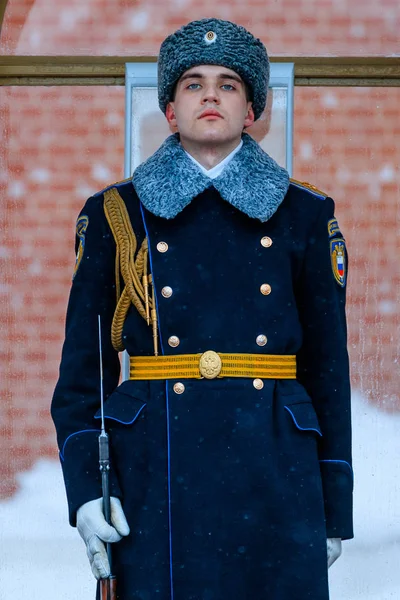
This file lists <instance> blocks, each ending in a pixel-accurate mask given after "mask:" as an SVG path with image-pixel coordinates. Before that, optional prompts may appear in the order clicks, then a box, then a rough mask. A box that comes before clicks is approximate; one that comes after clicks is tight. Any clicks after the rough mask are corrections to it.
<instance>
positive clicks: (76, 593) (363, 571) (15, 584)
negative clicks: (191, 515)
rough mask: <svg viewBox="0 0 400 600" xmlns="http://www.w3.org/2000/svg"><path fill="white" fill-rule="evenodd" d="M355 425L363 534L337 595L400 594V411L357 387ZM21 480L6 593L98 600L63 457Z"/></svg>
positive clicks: (8, 544)
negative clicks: (372, 400) (367, 398)
mask: <svg viewBox="0 0 400 600" xmlns="http://www.w3.org/2000/svg"><path fill="white" fill-rule="evenodd" d="M353 429H354V468H355V474H356V479H355V500H354V510H355V534H356V537H355V539H354V540H352V541H348V542H345V543H344V544H343V549H344V551H343V555H342V557H341V558H340V559H339V560H338V561H337V562H336V563H335V564H334V565H333V567H332V568H331V570H330V580H331V600H399V599H400V569H399V564H400V560H399V559H400V436H399V431H400V415H388V414H385V413H382V412H381V411H379V410H377V409H376V408H374V407H372V406H370V405H369V404H367V403H366V402H364V401H363V399H362V398H361V397H360V396H359V395H357V394H355V395H354V397H353ZM19 481H20V490H19V492H18V493H17V494H15V495H14V496H13V498H11V499H10V500H7V501H3V502H0V575H1V577H0V580H1V585H0V600H26V599H27V598H29V600H78V599H79V600H94V597H95V593H94V589H95V584H94V580H93V577H92V574H91V571H90V568H89V564H88V560H87V557H86V552H85V548H84V544H83V542H82V541H81V539H80V537H79V535H78V533H77V532H76V530H75V529H73V528H71V527H70V526H69V525H68V522H67V509H66V498H65V492H64V487H63V482H62V476H61V471H60V467H59V465H58V462H56V461H51V460H47V459H42V460H39V461H38V462H37V463H36V464H35V466H34V467H33V469H32V470H31V471H29V472H26V473H21V474H20V475H19ZM310 568H312V565H310Z"/></svg>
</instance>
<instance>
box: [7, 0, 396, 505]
mask: <svg viewBox="0 0 400 600" xmlns="http://www.w3.org/2000/svg"><path fill="white" fill-rule="evenodd" d="M60 4H61V3H57V6H56V4H55V3H46V4H45V3H44V0H40V1H39V2H35V3H32V2H28V1H27V0H26V1H22V0H19V1H18V2H13V1H12V0H11V2H10V7H9V9H8V11H7V13H6V27H5V30H4V32H3V35H2V38H1V49H2V51H3V53H4V52H14V53H15V52H18V53H32V54H36V53H37V54H39V53H57V54H59V53H66V54H68V53H71V54H72V53H76V52H78V53H79V52H80V53H87V54H89V53H93V54H94V53H97V54H102V53H104V54H106V53H109V54H123V53H129V54H156V52H157V46H158V43H159V41H160V40H161V39H162V38H163V37H164V36H165V35H166V34H167V33H169V32H170V31H171V30H172V29H174V28H175V27H177V26H179V25H180V24H181V23H183V22H185V21H187V20H189V19H192V18H198V17H201V16H204V15H210V14H215V15H217V16H220V17H224V18H230V19H232V20H237V21H239V22H242V23H244V24H246V25H248V26H251V28H252V30H253V31H254V32H255V33H256V34H258V35H259V36H260V37H262V39H263V40H264V41H266V42H267V43H268V46H269V47H270V50H272V52H273V53H274V54H301V53H307V52H310V53H320V54H327V53H329V52H338V53H341V54H357V53H359V52H364V53H369V54H373V53H390V52H391V51H394V50H393V44H392V40H393V35H394V33H393V32H394V31H395V28H396V27H398V25H399V6H398V3H397V0H396V2H392V1H389V0H386V1H385V2H381V3H380V5H379V6H378V3H376V2H374V1H373V0H368V1H366V2H363V3H360V2H359V1H358V0H357V1H354V2H353V3H351V4H350V2H349V3H348V5H346V3H343V2H341V3H333V2H321V1H320V0H319V1H318V2H307V1H306V0H301V1H300V0H299V1H296V2H293V3H291V2H289V0H287V1H285V2H281V3H279V4H278V3H276V2H259V1H258V0H252V2H251V4H250V3H248V4H247V5H244V4H243V3H240V2H230V3H219V4H218V6H216V9H215V10H214V4H213V5H211V4H210V5H209V6H208V5H207V4H206V3H205V2H203V3H200V2H196V3H194V2H191V1H190V0H187V1H184V0H180V2H179V3H178V2H176V3H169V4H166V3H161V4H159V3H157V2H156V1H155V0H152V1H150V0H148V1H147V2H146V3H145V4H144V3H142V4H140V3H136V4H135V5H133V4H132V3H131V2H123V1H120V2H115V3H110V2H100V1H99V0H97V1H96V3H94V0H92V1H91V2H87V3H81V2H79V3H78V2H69V3H68V4H67V3H66V4H65V7H62V6H60ZM339 4H340V7H339V6H338V5H339ZM179 6H180V7H181V8H179ZM361 6H362V8H361ZM44 7H46V14H44ZM88 7H89V8H90V10H88ZM249 9H251V10H249ZM65 11H67V12H65ZM358 13H359V14H358ZM146 15H147V17H146ZM360 15H361V16H360ZM146 19H149V20H148V21H146ZM249 19H250V21H249ZM296 19H297V20H296ZM374 19H375V21H374V22H373V20H374ZM146 22H147V25H146ZM127 23H129V26H128V25H127ZM299 23H300V25H301V27H299ZM135 27H136V28H137V29H138V31H136V33H135V32H134V31H133V29H134V28H135ZM140 28H141V30H140ZM363 28H364V32H365V36H364V37H363V36H362V35H361V33H362V31H363ZM328 38H330V39H329V40H328ZM397 50H398V49H397ZM123 113H124V97H123V88H113V87H108V88H105V87H103V88H82V87H80V88H73V87H62V88H26V87H25V88H24V87H20V88H2V89H1V90H0V122H1V131H0V135H1V145H0V185H1V186H2V194H1V202H0V226H1V242H0V261H1V280H0V324H1V333H2V335H1V336H0V393H1V397H2V400H3V401H2V403H1V404H0V423H1V424H0V455H1V456H2V457H3V460H2V461H0V497H1V496H3V497H5V496H7V495H9V494H10V493H11V492H12V491H13V490H14V489H15V479H14V474H15V473H16V472H18V471H20V470H23V469H25V468H28V467H29V466H30V465H31V464H32V462H33V461H34V460H35V459H36V458H37V457H39V456H48V455H51V456H55V455H56V452H55V438H54V432H53V427H52V424H51V422H50V419H49V414H48V408H49V402H50V398H51V393H52V390H53V387H54V384H55V381H56V378H57V371H58V363H59V357H60V350H61V344H62V339H63V329H64V318H65V307H66V301H67V294H68V289H69V285H70V279H71V273H72V270H73V263H74V248H73V244H74V223H75V218H76V215H77V213H78V211H79V209H80V207H81V205H82V204H83V202H84V201H85V199H86V198H87V197H88V196H89V195H90V194H91V193H93V192H94V191H97V190H99V189H101V188H102V187H104V186H105V185H106V184H107V183H110V182H112V181H115V180H118V179H120V178H121V177H122V176H123V118H124V117H123ZM399 123H400V90H399V89H398V88H397V89H367V88H363V89H361V88H359V89H346V88H318V89H312V88H296V91H295V163H294V164H295V168H294V175H295V177H296V178H297V179H302V180H308V181H311V182H312V183H314V184H315V185H317V186H319V187H320V188H321V189H323V190H325V191H327V192H329V193H330V194H331V195H332V196H333V197H334V198H335V200H336V203H337V213H338V217H339V222H340V224H341V226H342V228H343V230H344V232H345V234H346V238H347V240H348V245H349V248H350V253H351V258H352V260H351V274H350V280H349V309H348V315H349V334H350V336H349V337H350V344H349V349H350V354H351V362H352V371H353V386H354V387H355V388H358V389H360V390H361V391H362V393H363V394H364V395H365V396H367V397H368V398H369V399H370V400H371V401H373V402H375V403H377V404H378V405H379V406H381V407H382V408H383V409H388V410H389V409H393V408H394V407H397V405H398V399H399V394H398V389H397V388H398V385H397V379H398V377H397V372H396V366H397V360H398V357H399V342H398V339H399V309H398V305H399V289H400V288H399V282H400V273H399V266H398V258H397V257H398V255H399V247H398V246H399V242H398V227H399V200H400V198H399V167H398V165H399V164H400V148H399V144H398V141H397V143H396V139H397V140H398V139H399V134H400V126H399ZM4 457H5V459H4Z"/></svg>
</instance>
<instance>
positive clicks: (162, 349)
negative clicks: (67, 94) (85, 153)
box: [140, 203, 174, 600]
mask: <svg viewBox="0 0 400 600" xmlns="http://www.w3.org/2000/svg"><path fill="white" fill-rule="evenodd" d="M140 212H141V213H142V220H143V226H144V230H145V233H146V237H147V240H148V248H149V261H150V272H151V274H152V277H153V285H154V282H155V278H154V270H153V259H152V252H151V244H150V236H149V232H148V229H147V224H146V219H145V217H144V212H143V205H142V203H140ZM154 297H155V300H156V312H157V320H158V323H159V328H158V330H159V331H158V332H159V336H160V348H161V354H162V355H164V345H163V341H162V334H161V325H160V317H159V309H158V297H157V292H156V289H155V285H154ZM165 397H166V409H167V455H168V458H167V463H168V466H167V469H168V529H169V581H170V590H171V600H174V581H173V572H172V515H171V445H170V424H169V394H168V381H165Z"/></svg>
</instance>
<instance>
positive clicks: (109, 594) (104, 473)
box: [98, 315, 117, 600]
mask: <svg viewBox="0 0 400 600" xmlns="http://www.w3.org/2000/svg"><path fill="white" fill-rule="evenodd" d="M98 322H99V353H100V406H101V432H100V435H99V468H100V473H101V486H102V490H103V512H104V518H105V520H106V521H107V523H108V524H109V525H111V503H110V487H109V477H108V476H109V472H110V452H109V445H108V434H107V432H106V430H105V427H104V392H103V351H102V345H101V320H100V315H98ZM106 550H107V557H108V563H109V565H110V575H109V576H108V577H107V578H106V579H100V600H116V599H117V579H116V577H115V575H113V574H112V556H111V544H110V543H109V542H107V543H106Z"/></svg>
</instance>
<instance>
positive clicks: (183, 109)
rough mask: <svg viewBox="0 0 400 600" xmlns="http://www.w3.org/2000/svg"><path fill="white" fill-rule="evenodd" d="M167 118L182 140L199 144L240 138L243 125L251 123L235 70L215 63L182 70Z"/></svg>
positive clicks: (250, 114)
mask: <svg viewBox="0 0 400 600" xmlns="http://www.w3.org/2000/svg"><path fill="white" fill-rule="evenodd" d="M166 117H167V119H168V122H169V124H170V126H171V127H173V128H177V129H178V131H179V133H180V136H181V139H182V140H186V141H189V142H194V143H200V144H201V143H205V144H207V143H216V144H224V143H230V142H232V141H234V140H235V139H237V140H240V137H241V134H242V131H243V128H244V127H249V126H250V125H251V124H252V123H253V122H254V113H253V109H252V107H251V102H249V101H248V100H247V97H246V88H245V85H244V82H243V80H242V79H241V77H240V76H239V75H238V74H237V73H235V71H232V70H231V69H227V68H226V67H220V66H216V65H201V66H198V67H192V68H191V69H189V70H187V71H185V73H184V74H183V75H182V76H181V78H180V79H179V81H178V83H177V86H176V93H175V99H174V101H173V102H170V103H169V104H168V106H167V111H166Z"/></svg>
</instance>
